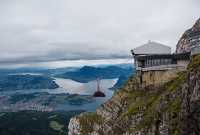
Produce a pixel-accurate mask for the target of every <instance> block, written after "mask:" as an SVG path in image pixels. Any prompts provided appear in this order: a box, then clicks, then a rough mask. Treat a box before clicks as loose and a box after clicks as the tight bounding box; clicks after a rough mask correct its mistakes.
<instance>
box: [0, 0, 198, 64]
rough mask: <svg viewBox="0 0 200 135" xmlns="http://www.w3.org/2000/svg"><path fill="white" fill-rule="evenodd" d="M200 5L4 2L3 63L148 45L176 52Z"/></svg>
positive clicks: (194, 1) (187, 0) (134, 0)
mask: <svg viewBox="0 0 200 135" xmlns="http://www.w3.org/2000/svg"><path fill="white" fill-rule="evenodd" d="M199 13H200V1H199V0H165V1H163V0H148V1H147V0H0V20H1V21H0V62H8V61H10V62H19V61H40V60H42V61H46V60H56V59H97V58H111V57H112V58H115V57H125V56H128V55H130V52H129V50H130V49H131V48H134V47H136V46H139V45H141V44H143V43H145V42H147V41H148V40H154V41H158V42H161V43H163V44H166V45H169V46H171V47H173V48H175V45H176V43H177V41H178V39H179V37H180V36H181V34H182V33H183V32H184V31H185V30H186V29H188V28H189V27H191V25H192V24H193V23H194V22H195V20H196V19H197V18H198V17H200V14H199Z"/></svg>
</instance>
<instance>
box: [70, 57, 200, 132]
mask: <svg viewBox="0 0 200 135" xmlns="http://www.w3.org/2000/svg"><path fill="white" fill-rule="evenodd" d="M199 114H200V55H197V56H194V57H193V58H192V61H191V63H190V64H189V66H188V70H187V71H186V72H180V73H178V76H177V78H174V79H173V80H171V81H170V82H168V83H166V84H164V85H161V86H157V87H154V86H149V87H145V88H142V87H140V83H139V82H138V79H137V76H135V77H131V78H130V79H129V80H128V82H127V83H126V84H125V86H124V87H123V88H122V89H121V90H119V91H118V92H116V94H115V95H114V96H113V97H112V99H110V100H109V101H108V102H106V103H105V104H103V105H102V106H101V107H100V108H98V109H97V111H96V112H95V113H83V114H81V115H79V116H76V117H74V118H72V119H71V121H70V124H69V135H179V134H180V135H197V134H199V133H200V115H199Z"/></svg>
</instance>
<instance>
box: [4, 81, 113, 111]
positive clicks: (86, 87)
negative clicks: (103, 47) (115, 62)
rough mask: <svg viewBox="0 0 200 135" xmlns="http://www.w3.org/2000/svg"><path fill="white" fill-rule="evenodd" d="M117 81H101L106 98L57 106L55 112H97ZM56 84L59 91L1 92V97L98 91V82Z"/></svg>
mask: <svg viewBox="0 0 200 135" xmlns="http://www.w3.org/2000/svg"><path fill="white" fill-rule="evenodd" d="M116 81H117V79H103V80H101V83H100V87H101V91H103V92H104V93H105V95H106V97H98V98H97V97H92V102H89V103H84V104H81V105H72V104H69V103H64V104H57V105H56V108H55V110H65V111H72V110H85V111H95V110H96V108H97V107H99V106H100V105H101V104H103V103H104V102H106V101H107V100H109V99H110V98H111V97H112V95H113V93H114V92H113V91H112V90H110V89H109V88H111V87H112V86H113V85H114V84H115V83H116ZM55 82H56V83H57V84H58V85H59V86H60V87H59V88H57V89H39V90H35V89H33V90H17V91H4V92H0V94H1V95H12V94H31V93H36V92H37V93H39V92H47V93H50V94H62V93H69V94H79V95H91V96H92V95H93V94H94V92H95V91H96V89H97V82H96V81H91V82H88V83H79V82H76V81H73V80H70V79H61V78H55Z"/></svg>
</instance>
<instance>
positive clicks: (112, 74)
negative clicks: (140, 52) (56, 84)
mask: <svg viewBox="0 0 200 135" xmlns="http://www.w3.org/2000/svg"><path fill="white" fill-rule="evenodd" d="M133 70H134V69H133V67H132V65H131V64H124V65H110V66H104V67H91V66H84V67H82V68H80V69H78V70H75V71H69V72H65V73H63V74H59V75H56V77H59V78H65V79H72V80H74V81H77V82H81V83H87V82H89V81H93V80H96V79H97V78H99V79H113V78H119V77H122V76H124V78H127V77H128V76H129V75H130V74H132V73H133Z"/></svg>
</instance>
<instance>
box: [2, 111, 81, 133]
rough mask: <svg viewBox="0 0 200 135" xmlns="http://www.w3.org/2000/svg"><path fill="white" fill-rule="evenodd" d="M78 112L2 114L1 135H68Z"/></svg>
mask: <svg viewBox="0 0 200 135" xmlns="http://www.w3.org/2000/svg"><path fill="white" fill-rule="evenodd" d="M80 113H81V112H80V111H76V112H64V111H63V112H37V111H22V112H8V113H0V115H1V117H0V123H1V124H0V135H67V133H68V127H67V126H68V123H69V120H70V118H71V117H73V116H75V115H78V114H80Z"/></svg>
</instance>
